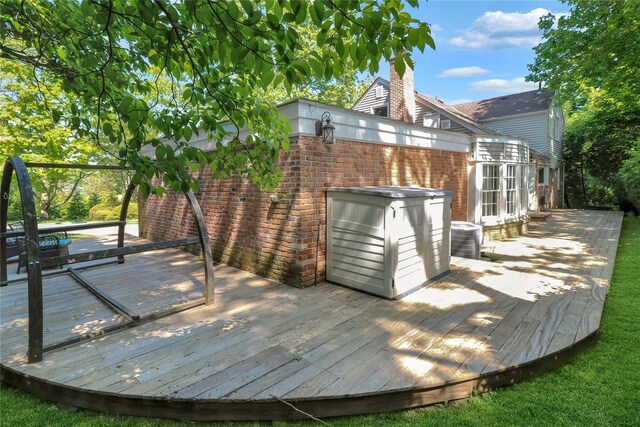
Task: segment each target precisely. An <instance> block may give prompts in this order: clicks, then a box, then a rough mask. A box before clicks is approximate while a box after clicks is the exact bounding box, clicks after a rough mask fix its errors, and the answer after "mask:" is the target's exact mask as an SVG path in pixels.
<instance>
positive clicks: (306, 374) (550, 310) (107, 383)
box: [0, 211, 621, 419]
mask: <svg viewBox="0 0 640 427" xmlns="http://www.w3.org/2000/svg"><path fill="white" fill-rule="evenodd" d="M620 226H621V215H619V214H618V213H614V212H589V211H557V212H554V215H553V216H551V217H550V218H549V219H548V220H547V221H546V222H544V223H536V224H531V226H530V233H529V234H528V235H527V236H523V237H521V238H519V239H509V240H507V241H504V242H498V243H496V248H495V250H496V252H497V253H498V257H499V260H498V261H497V262H495V263H491V262H488V261H483V260H464V259H454V262H453V266H452V272H451V274H449V275H448V276H446V277H444V278H442V279H440V280H438V281H436V282H434V283H431V284H429V285H428V286H427V287H424V288H421V289H418V290H417V291H415V292H413V293H411V294H409V295H407V296H406V297H405V298H403V299H402V300H399V301H388V300H384V299H380V298H377V297H374V296H371V295H367V294H364V293H360V292H357V291H353V290H350V289H348V288H345V287H340V286H336V285H333V284H329V283H322V284H319V285H318V286H315V287H313V288H309V289H296V288H291V287H288V286H285V285H282V284H280V283H277V282H274V281H271V280H268V279H265V278H262V277H258V276H255V275H253V274H251V273H248V272H244V271H240V270H236V269H233V268H231V267H228V266H224V265H219V266H216V267H215V281H216V285H215V286H216V289H215V303H214V304H213V305H211V306H199V307H195V308H191V309H189V310H186V311H184V312H181V313H177V314H173V315H171V316H168V317H163V318H159V319H155V320H152V321H149V322H147V323H142V324H139V325H136V326H134V327H131V328H126V329H123V330H120V331H118V332H115V333H111V334H108V335H104V336H98V337H95V338H94V339H92V340H88V341H84V342H81V343H78V344H75V345H71V346H68V347H67V348H61V349H58V350H55V351H51V352H47V353H45V355H44V360H43V361H41V362H38V363H34V364H27V363H26V357H25V354H26V344H27V332H26V331H27V330H26V326H27V323H26V322H27V315H26V311H27V300H26V284H25V283H24V282H22V283H20V282H19V283H12V284H10V285H8V286H6V287H2V288H0V309H1V310H0V339H1V344H2V345H1V346H0V362H1V365H2V368H3V369H10V370H11V372H17V373H18V374H19V375H21V374H28V375H29V376H30V377H31V378H36V379H42V380H46V381H47V384H53V385H59V386H61V387H75V388H74V389H73V390H76V392H77V390H81V391H86V392H90V393H97V394H98V395H102V394H104V395H105V396H107V395H108V396H121V397H124V398H127V397H132V398H148V399H152V400H150V402H165V406H166V408H169V409H166V410H167V411H170V410H171V409H170V407H171V406H172V405H173V403H171V402H183V401H184V402H192V403H193V404H194V405H198V407H199V408H201V410H202V414H203V415H202V417H203V419H218V418H219V417H220V418H225V415H224V414H225V413H228V412H225V411H229V409H228V408H229V407H227V406H225V407H224V408H226V409H225V411H221V412H216V411H217V410H214V409H211V410H210V411H208V410H207V409H206V408H207V405H215V404H227V403H228V404H229V405H240V404H242V403H246V404H247V405H255V404H260V403H262V402H264V403H265V405H266V404H270V405H273V404H277V402H278V399H285V400H292V401H296V402H299V404H302V403H300V402H306V403H305V404H308V405H313V404H314V403H313V402H324V401H327V402H329V401H330V402H331V404H330V405H329V404H327V405H329V406H326V407H318V406H311V407H312V408H316V409H318V408H322V409H318V410H321V411H324V412H327V411H329V413H331V414H341V413H353V412H368V411H375V409H376V407H377V406H376V405H374V406H373V407H372V408H369V407H368V406H366V405H365V404H364V403H358V402H364V401H362V400H358V399H364V398H367V399H368V398H375V396H377V395H380V396H381V397H380V399H381V400H379V401H378V405H379V406H380V407H389V408H400V407H410V406H416V405H420V404H424V403H425V402H434V401H438V399H440V400H441V399H449V398H457V397H460V396H464V395H465V393H467V394H469V393H471V390H472V389H473V387H475V385H474V383H472V382H470V383H465V381H471V380H473V379H474V378H479V377H480V376H482V378H484V379H487V378H489V379H491V378H493V379H492V380H490V381H489V382H491V381H496V384H498V383H499V381H497V379H499V378H503V377H504V375H502V376H500V375H501V374H499V373H500V372H508V371H509V370H510V369H517V366H520V365H523V364H530V363H534V362H536V361H538V360H546V359H545V358H547V357H555V356H553V354H558V353H555V352H562V351H568V350H570V349H571V348H572V347H573V346H574V345H577V344H580V343H581V342H583V340H585V339H586V338H588V337H590V336H592V335H593V334H594V332H597V330H598V328H599V322H600V319H601V316H602V310H603V307H604V304H605V299H606V294H607V291H608V288H609V281H610V279H611V274H612V271H613V270H612V268H613V267H612V266H613V261H614V259H615V253H616V252H615V248H616V245H617V241H618V237H619V232H620ZM128 241H129V242H138V243H139V242H142V240H141V239H139V238H133V237H129V238H128ZM113 244H114V242H113V238H107V237H100V238H97V239H93V240H91V239H88V240H87V241H86V242H84V243H83V242H82V241H79V240H76V241H74V244H73V246H72V248H73V250H77V251H83V250H85V249H87V248H92V249H95V248H96V247H100V248H104V247H109V246H110V245H113ZM83 245H85V246H83ZM74 246H75V247H74ZM10 267H11V266H10ZM80 274H81V275H82V276H83V277H85V278H86V279H87V280H89V281H90V282H91V283H92V284H94V285H95V286H97V287H98V288H100V289H102V290H104V292H106V293H108V294H109V295H110V296H111V297H112V298H114V299H116V300H118V301H120V302H122V303H123V304H125V305H126V306H127V307H129V308H130V309H131V310H133V311H134V312H136V313H138V314H141V315H142V316H147V315H152V314H153V313H157V312H158V311H160V310H164V309H166V308H168V307H172V306H175V305H176V304H178V305H179V304H189V303H193V302H196V301H200V300H202V298H203V286H202V282H203V276H204V273H203V271H202V263H201V260H200V259H199V258H198V257H195V256H193V255H190V254H188V253H185V252H180V251H178V250H175V249H166V250H163V251H158V252H154V253H142V254H136V255H131V256H127V261H126V262H125V263H124V264H112V265H108V266H102V267H95V268H91V269H87V270H82V271H81V272H80ZM11 278H12V277H10V279H11ZM14 278H15V275H14ZM43 295H44V321H45V328H46V330H45V334H44V338H45V344H52V343H55V342H59V341H61V340H64V339H69V338H72V337H74V336H77V335H78V334H80V333H84V332H86V331H94V332H95V331H98V330H99V329H101V328H103V327H105V326H106V325H113V324H116V323H119V322H124V321H125V320H126V319H124V318H123V317H122V316H120V315H118V314H117V313H115V312H114V311H113V310H111V309H110V308H108V307H107V306H105V305H104V304H103V303H101V302H100V301H98V299H97V298H96V297H95V296H93V295H92V294H91V293H90V292H88V291H87V290H86V289H84V288H83V287H82V286H81V285H80V284H79V283H78V282H76V281H75V280H74V279H73V278H72V277H70V276H69V275H68V274H61V275H55V276H51V277H47V278H46V279H45V280H44V286H43ZM3 372H4V371H3ZM7 372H8V371H7ZM492 375H496V376H495V377H493V376H492ZM514 375H515V374H514ZM518 375H520V374H518ZM485 381H486V380H485ZM447 384H452V385H451V386H447ZM434 387H435V388H434ZM438 387H442V388H441V389H439V388H438ZM431 388H433V390H432V391H428V390H431ZM425 390H427V391H425ZM402 393H405V394H402ZM406 393H414V394H410V395H407V394H406ZM396 395H397V396H398V398H394V396H396ZM92 396H94V397H95V395H92ZM350 399H351V400H350ZM79 400H81V403H79V404H81V406H82V405H86V406H87V407H92V406H91V403H90V400H91V399H89V398H86V399H85V398H82V399H79ZM341 401H344V402H346V403H344V408H343V409H331V410H329V409H328V408H329V407H331V408H341V406H340V405H339V402H341ZM270 402H271V403H270ZM273 402H275V403H273ZM103 404H105V405H107V404H106V403H104V402H103ZM394 405H395V406H394ZM202 408H204V409H202ZM212 408H213V407H212ZM270 408H271V409H270V411H271V412H270V414H271V415H269V416H273V417H275V418H277V417H280V415H277V414H279V412H278V411H284V412H282V413H283V414H286V413H288V412H286V411H288V410H289V408H287V407H286V405H283V404H281V405H280V406H277V407H270ZM274 408H277V410H275V412H273V411H274ZM117 409H118V410H122V408H119V407H118V408H117ZM125 409H126V408H125ZM112 410H114V411H115V410H116V407H113V408H112ZM132 410H133V412H134V413H135V412H136V411H135V410H134V409H132ZM163 410H165V409H158V411H160V412H162V411H163ZM141 411H142V410H141ZM340 411H342V412H340ZM160 412H159V413H160ZM215 414H219V415H215ZM256 414H259V412H257V413H254V412H252V411H251V410H248V411H247V412H246V418H251V419H259V418H260V416H259V415H256ZM282 417H285V418H286V416H285V415H282ZM240 418H245V416H244V413H243V416H241V417H240Z"/></svg>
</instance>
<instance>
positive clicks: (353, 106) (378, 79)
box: [351, 77, 391, 110]
mask: <svg viewBox="0 0 640 427" xmlns="http://www.w3.org/2000/svg"><path fill="white" fill-rule="evenodd" d="M378 83H381V84H382V85H383V86H386V87H387V88H389V86H390V85H391V83H389V80H386V79H383V78H382V77H376V79H375V80H374V81H373V83H371V85H369V87H368V88H367V90H365V91H364V92H363V93H362V95H360V98H358V100H357V101H356V102H355V103H354V104H353V105H352V106H351V109H352V110H353V109H354V108H356V105H358V104H359V103H360V101H362V99H363V98H364V97H365V96H366V95H367V93H369V91H370V90H371V89H373V88H374V87H375V86H376V84H378Z"/></svg>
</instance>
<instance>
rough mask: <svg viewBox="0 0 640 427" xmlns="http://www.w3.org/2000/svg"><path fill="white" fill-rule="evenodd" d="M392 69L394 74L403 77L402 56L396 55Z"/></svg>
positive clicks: (403, 65) (403, 64)
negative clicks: (394, 71)
mask: <svg viewBox="0 0 640 427" xmlns="http://www.w3.org/2000/svg"><path fill="white" fill-rule="evenodd" d="M393 68H394V69H395V70H396V73H398V75H399V76H400V77H402V76H404V71H405V69H406V65H405V63H404V60H403V58H402V55H398V57H397V58H396V60H395V62H394V63H393Z"/></svg>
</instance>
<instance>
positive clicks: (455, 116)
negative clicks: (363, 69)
mask: <svg viewBox="0 0 640 427" xmlns="http://www.w3.org/2000/svg"><path fill="white" fill-rule="evenodd" d="M377 84H381V85H383V86H385V87H386V88H387V89H389V87H390V86H391V83H390V82H389V80H387V79H384V78H382V77H376V79H375V80H374V81H373V83H371V85H370V86H369V87H368V88H367V90H365V91H364V93H363V94H362V96H361V97H360V98H359V99H358V100H357V101H356V102H355V104H353V107H351V108H355V107H356V106H357V105H358V104H359V103H360V101H362V99H364V98H365V96H366V95H367V94H368V93H369V91H371V90H372V89H373V88H374V87H375V86H376V85H377ZM414 92H415V94H416V103H419V104H421V105H424V106H427V107H428V108H431V109H432V110H435V111H437V112H438V113H440V114H442V115H443V116H445V117H447V118H448V119H451V120H453V121H455V122H456V123H458V124H459V125H460V126H463V127H464V128H466V129H468V130H469V131H470V132H473V133H481V134H487V135H501V134H500V132H496V131H495V130H493V129H490V128H488V127H486V126H484V125H482V124H480V123H478V122H476V121H474V120H473V119H472V118H471V117H469V116H467V115H465V114H464V113H462V112H461V111H459V110H457V109H456V108H455V107H453V106H451V105H447V104H445V103H444V102H442V101H440V100H437V99H434V98H431V97H429V96H426V95H422V94H421V93H418V92H417V91H414Z"/></svg>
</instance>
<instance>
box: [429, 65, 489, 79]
mask: <svg viewBox="0 0 640 427" xmlns="http://www.w3.org/2000/svg"><path fill="white" fill-rule="evenodd" d="M488 72H489V70H487V69H485V68H482V67H477V66H475V65H474V66H473V67H460V68H449V69H448V70H444V71H443V72H441V73H440V74H438V77H473V76H481V75H483V74H487V73H488Z"/></svg>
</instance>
